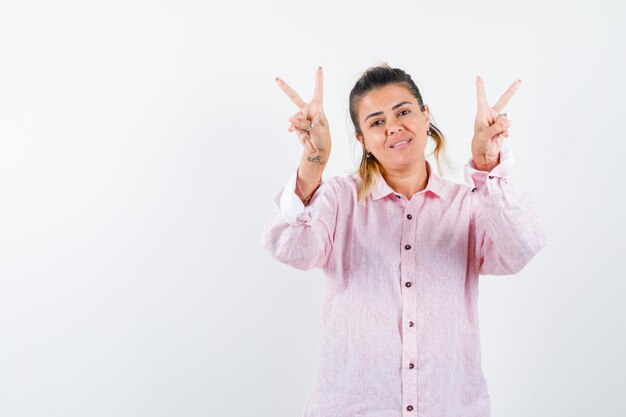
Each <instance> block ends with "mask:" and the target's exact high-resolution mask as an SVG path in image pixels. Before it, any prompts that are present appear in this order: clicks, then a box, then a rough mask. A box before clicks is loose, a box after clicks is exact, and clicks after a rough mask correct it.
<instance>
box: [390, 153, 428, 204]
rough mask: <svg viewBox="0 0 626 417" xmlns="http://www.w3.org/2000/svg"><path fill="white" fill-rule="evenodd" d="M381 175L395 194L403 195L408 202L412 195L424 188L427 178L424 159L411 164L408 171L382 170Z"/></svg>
mask: <svg viewBox="0 0 626 417" xmlns="http://www.w3.org/2000/svg"><path fill="white" fill-rule="evenodd" d="M382 175H383V178H385V181H386V182H387V184H389V186H390V187H391V188H392V189H393V190H394V191H395V192H397V193H399V194H402V195H404V196H405V197H406V198H407V199H408V200H410V199H411V197H413V194H415V193H418V192H420V191H422V190H423V189H424V188H426V185H427V184H428V177H429V174H428V170H427V168H426V160H424V159H421V160H420V161H419V162H417V163H416V164H413V166H412V167H411V168H410V169H404V170H393V169H390V170H387V169H384V168H383V169H382Z"/></svg>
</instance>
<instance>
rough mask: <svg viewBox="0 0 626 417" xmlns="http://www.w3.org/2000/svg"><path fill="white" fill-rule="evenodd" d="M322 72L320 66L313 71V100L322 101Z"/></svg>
mask: <svg viewBox="0 0 626 417" xmlns="http://www.w3.org/2000/svg"><path fill="white" fill-rule="evenodd" d="M323 91H324V73H323V72H322V67H319V68H318V69H317V71H315V89H314V90H313V100H314V101H319V102H320V103H321V102H322V98H323V95H324V92H323Z"/></svg>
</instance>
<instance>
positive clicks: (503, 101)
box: [493, 80, 522, 113]
mask: <svg viewBox="0 0 626 417" xmlns="http://www.w3.org/2000/svg"><path fill="white" fill-rule="evenodd" d="M521 83H522V80H516V81H515V82H514V83H513V84H511V86H510V87H509V89H508V90H506V91H505V92H504V94H502V96H501V97H500V99H499V100H498V102H497V103H496V104H495V105H494V106H493V109H494V110H495V111H497V112H498V113H500V111H501V110H502V109H503V108H504V106H506V104H507V103H508V102H509V100H510V99H511V97H513V94H515V92H516V91H517V89H518V88H519V86H520V84H521Z"/></svg>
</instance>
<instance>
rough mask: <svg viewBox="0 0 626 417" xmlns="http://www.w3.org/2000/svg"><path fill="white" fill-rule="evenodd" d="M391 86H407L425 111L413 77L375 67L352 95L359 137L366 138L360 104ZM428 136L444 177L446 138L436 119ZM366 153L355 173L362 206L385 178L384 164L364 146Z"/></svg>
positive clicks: (367, 72) (386, 66)
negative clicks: (385, 87)
mask: <svg viewBox="0 0 626 417" xmlns="http://www.w3.org/2000/svg"><path fill="white" fill-rule="evenodd" d="M389 84H399V85H402V86H405V87H406V88H407V89H408V90H409V91H410V92H411V94H412V95H413V96H414V97H415V98H416V99H417V103H418V104H419V107H420V110H421V111H424V110H425V107H424V101H423V100H422V95H421V94H420V91H419V89H418V88H417V86H416V85H415V82H414V81H413V79H412V78H411V76H410V75H409V74H407V73H406V72H404V71H403V70H401V69H399V68H392V67H391V66H389V64H387V63H386V62H383V63H382V64H380V65H377V66H374V67H369V68H368V69H367V70H365V72H364V73H363V75H361V77H360V78H359V79H358V80H357V82H356V84H355V85H354V87H353V88H352V91H350V98H349V109H350V118H351V119H352V124H353V125H354V130H355V132H356V133H358V134H359V135H361V136H363V132H362V130H361V127H360V125H359V117H358V105H359V103H360V101H361V100H362V99H363V97H365V95H366V94H367V93H369V92H370V91H372V90H374V89H376V88H381V87H384V86H386V85H389ZM428 132H429V136H430V137H431V138H432V140H433V141H434V143H435V149H434V151H433V152H432V153H433V154H434V156H435V161H436V163H437V168H438V170H439V172H440V173H442V174H443V169H442V166H441V161H442V160H443V161H444V162H447V158H446V155H445V138H444V136H443V133H442V132H441V130H439V128H438V127H437V126H435V124H434V123H433V122H432V116H431V122H430V127H429V131H428ZM362 151H363V155H362V157H361V162H360V164H359V168H358V169H357V170H356V171H355V172H354V173H355V174H358V175H359V177H360V179H361V183H360V184H359V185H358V188H357V201H358V202H361V201H363V200H364V199H366V198H367V197H368V196H369V195H370V194H371V192H372V190H373V188H374V185H375V181H376V177H377V176H378V175H381V164H380V162H378V161H377V160H376V158H375V157H374V155H373V154H371V155H370V157H369V158H368V157H367V155H366V152H365V146H364V145H362Z"/></svg>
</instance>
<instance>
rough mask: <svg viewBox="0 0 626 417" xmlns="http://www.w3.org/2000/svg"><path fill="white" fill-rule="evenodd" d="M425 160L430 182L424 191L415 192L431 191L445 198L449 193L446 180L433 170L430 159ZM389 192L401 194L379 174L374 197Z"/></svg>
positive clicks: (385, 194)
mask: <svg viewBox="0 0 626 417" xmlns="http://www.w3.org/2000/svg"><path fill="white" fill-rule="evenodd" d="M425 162H426V172H427V173H428V183H427V184H426V188H424V189H423V190H422V191H419V192H417V193H415V194H419V193H425V194H428V192H430V193H432V194H433V195H435V196H436V197H439V198H440V199H442V200H445V197H446V194H447V193H446V190H447V188H446V184H445V182H444V181H443V179H442V178H440V177H439V176H438V175H437V174H435V173H434V172H433V171H432V168H431V166H430V163H429V162H428V161H425ZM389 194H395V195H400V194H399V193H397V192H396V191H394V189H393V188H391V187H390V186H389V184H387V181H385V178H384V177H383V176H382V175H381V174H378V175H377V178H376V184H375V185H374V188H373V190H372V199H373V200H378V199H380V198H383V197H386V196H388V195H389ZM415 194H414V195H415Z"/></svg>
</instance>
